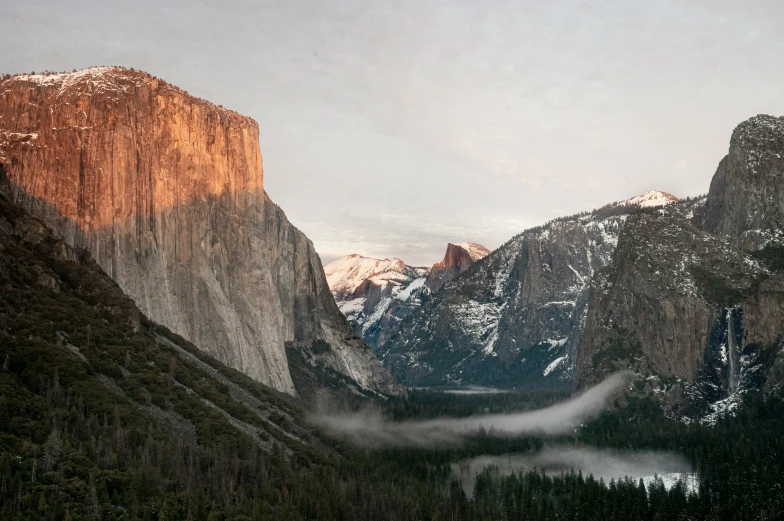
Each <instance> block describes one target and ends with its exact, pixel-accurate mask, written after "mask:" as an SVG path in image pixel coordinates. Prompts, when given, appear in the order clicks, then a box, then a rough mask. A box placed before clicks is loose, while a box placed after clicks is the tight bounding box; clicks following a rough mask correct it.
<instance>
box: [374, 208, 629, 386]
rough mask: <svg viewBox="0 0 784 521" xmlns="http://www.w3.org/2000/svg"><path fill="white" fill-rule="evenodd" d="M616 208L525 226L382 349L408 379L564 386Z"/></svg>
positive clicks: (617, 221) (620, 211) (612, 236)
mask: <svg viewBox="0 0 784 521" xmlns="http://www.w3.org/2000/svg"><path fill="white" fill-rule="evenodd" d="M635 210H636V207H633V206H630V207H618V208H612V209H609V210H608V211H601V212H598V213H595V214H593V215H586V216H582V217H574V218H565V219H561V220H558V221H555V222H552V223H549V224H547V225H545V226H542V227H539V228H535V229H532V230H528V231H526V232H523V233H522V234H520V235H518V236H517V237H514V238H513V239H511V240H510V241H509V242H507V243H506V244H504V245H503V246H501V247H500V248H498V249H497V250H495V251H494V252H493V253H491V254H490V255H488V256H487V257H486V258H484V259H482V260H480V261H479V262H477V263H476V264H475V265H473V266H472V267H471V268H470V269H469V270H468V271H466V272H464V273H462V274H460V275H459V276H457V277H456V278H455V279H454V280H453V281H452V282H450V283H448V284H446V285H445V286H444V287H443V288H442V289H441V290H440V291H439V292H437V293H435V294H434V295H433V296H432V297H431V298H430V299H428V300H427V301H426V302H425V303H424V304H423V305H422V307H421V308H418V309H416V310H414V312H413V313H412V314H411V315H410V316H409V317H408V318H406V319H405V320H404V321H403V322H402V323H401V324H400V326H399V327H398V329H397V331H396V333H395V335H394V336H393V337H392V338H391V339H390V340H389V342H387V343H386V344H385V345H384V346H383V347H382V348H381V349H380V350H379V357H380V358H381V359H382V360H383V362H384V365H385V367H387V368H389V369H390V371H392V373H393V374H394V375H395V376H396V377H398V378H400V379H401V380H402V381H405V382H406V383H410V384H412V385H445V384H446V385H456V384H459V385H466V384H474V385H492V386H506V387H513V386H515V387H518V388H520V387H536V386H566V387H568V386H570V385H571V375H572V372H573V371H572V370H573V366H574V362H573V356H572V354H571V353H572V351H573V346H574V345H576V344H575V342H576V340H577V339H578V338H579V334H580V328H581V319H582V317H583V314H584V310H585V303H586V295H587V288H588V285H589V281H590V279H591V277H592V275H593V273H594V272H595V271H596V270H598V269H600V268H601V267H603V266H605V265H606V264H607V263H608V262H609V260H610V257H611V255H612V252H613V250H614V249H615V244H616V240H617V236H618V231H619V230H620V227H621V225H622V224H623V221H624V219H625V218H626V215H624V214H625V213H628V212H632V211H635Z"/></svg>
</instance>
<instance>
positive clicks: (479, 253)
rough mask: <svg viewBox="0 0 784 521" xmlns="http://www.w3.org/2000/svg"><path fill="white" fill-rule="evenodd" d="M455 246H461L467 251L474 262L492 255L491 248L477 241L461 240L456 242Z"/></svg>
mask: <svg viewBox="0 0 784 521" xmlns="http://www.w3.org/2000/svg"><path fill="white" fill-rule="evenodd" d="M455 246H459V247H461V248H463V249H464V250H465V251H467V252H468V255H470V256H471V260H473V261H474V262H476V261H478V260H479V259H482V258H484V257H487V256H488V255H490V250H488V249H487V248H485V247H484V246H482V245H481V244H477V243H475V242H461V243H460V244H455Z"/></svg>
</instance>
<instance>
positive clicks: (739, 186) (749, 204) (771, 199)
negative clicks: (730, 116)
mask: <svg viewBox="0 0 784 521" xmlns="http://www.w3.org/2000/svg"><path fill="white" fill-rule="evenodd" d="M702 227H703V229H705V230H706V231H708V232H710V233H713V234H720V235H727V236H729V237H731V238H733V239H734V240H735V241H736V242H737V243H738V244H739V245H740V246H742V247H745V248H750V249H758V248H762V247H764V246H765V245H766V244H768V243H770V242H771V241H775V242H779V243H781V242H784V232H782V230H784V117H779V118H777V117H773V116H765V115H760V116H755V117H753V118H751V119H749V120H747V121H745V122H743V123H741V124H740V125H738V127H737V128H736V129H735V131H734V132H733V133H732V139H731V140H730V149H729V153H728V154H727V156H726V157H724V159H722V160H721V162H720V163H719V167H718V169H717V170H716V174H715V175H714V176H713V180H712V181H711V185H710V191H709V192H708V200H707V205H706V209H705V214H704V217H703V220H702Z"/></svg>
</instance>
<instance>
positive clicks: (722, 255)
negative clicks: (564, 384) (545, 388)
mask: <svg viewBox="0 0 784 521" xmlns="http://www.w3.org/2000/svg"><path fill="white" fill-rule="evenodd" d="M782 122H784V120H782V119H781V118H771V117H769V116H758V117H755V118H752V119H750V120H749V121H746V122H744V123H742V124H741V125H740V126H739V127H738V128H737V129H736V130H735V132H734V133H733V136H732V140H731V143H730V152H729V154H728V156H727V157H725V158H724V159H723V160H722V161H721V163H720V164H719V168H718V170H717V172H716V175H715V176H714V178H713V181H712V182H711V188H710V192H709V194H708V196H707V200H706V202H705V205H704V207H703V206H702V205H701V204H699V201H698V202H697V204H691V205H688V204H687V205H685V206H684V205H674V206H672V207H668V208H667V210H659V211H657V212H648V213H647V214H642V215H637V216H634V217H633V218H630V219H629V220H628V221H627V223H626V224H625V226H624V228H623V230H622V233H621V237H620V239H619V245H618V249H617V250H616V252H615V254H614V256H613V260H612V262H611V263H610V265H608V267H607V268H606V269H604V270H601V271H600V272H598V273H597V275H596V277H595V278H594V280H593V282H592V284H591V291H590V297H589V305H588V313H587V317H586V321H585V329H584V331H583V334H582V338H581V341H580V343H579V347H578V350H577V360H578V365H577V373H576V377H575V388H576V389H578V390H580V389H582V388H585V387H587V386H589V385H591V384H593V383H595V382H597V381H599V380H601V378H602V377H603V376H606V375H607V374H608V373H610V372H613V371H615V370H618V369H626V368H631V369H633V370H634V372H635V374H636V375H637V383H636V384H635V386H634V387H633V388H634V389H635V392H639V393H641V394H648V395H653V396H655V397H657V398H658V399H660V400H661V401H662V403H664V404H665V406H666V408H667V409H668V410H670V411H671V412H673V413H675V414H686V415H687V416H690V417H699V418H701V419H702V420H704V421H708V422H712V421H716V419H717V418H718V417H719V416H720V415H721V414H724V413H726V412H731V411H732V410H735V409H736V408H737V407H738V406H739V404H740V403H741V402H742V397H743V395H744V394H745V393H746V392H748V391H750V390H753V389H763V390H764V392H765V393H774V392H779V391H780V390H781V387H782V382H784V355H783V354H782V353H783V351H782V347H784V343H782V342H783V341H784V338H783V336H782V331H783V330H784V311H783V310H784V292H783V291H782V289H784V286H782V280H784V279H782V273H784V271H782V270H784V248H782V247H781V245H780V243H779V242H778V239H780V238H781V237H782V231H784V230H782V221H781V216H782V215H784V214H783V213H782V206H781V203H782V194H783V193H784V192H782V176H783V175H784V174H783V172H784V163H782V162H781V158H780V156H781V155H782V154H784V139H783V138H784V132H782V130H784V126H782ZM689 207H690V208H689ZM687 208H688V211H685V210H686V209H687ZM679 210H681V211H679Z"/></svg>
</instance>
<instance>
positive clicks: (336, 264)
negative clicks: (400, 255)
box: [324, 254, 427, 300]
mask: <svg viewBox="0 0 784 521" xmlns="http://www.w3.org/2000/svg"><path fill="white" fill-rule="evenodd" d="M324 273H325V274H326V276H327V284H328V285H329V289H330V290H331V291H332V293H333V294H334V295H344V296H350V295H351V294H353V293H354V291H356V289H357V288H359V287H360V286H361V285H362V284H363V283H364V282H365V281H367V280H372V281H374V282H375V283H377V284H384V285H386V284H392V285H394V286H398V287H399V286H400V285H401V284H402V283H404V282H407V281H409V280H410V279H411V278H412V277H416V276H418V275H420V274H423V275H426V274H427V270H426V269H425V268H412V267H410V266H407V265H406V263H404V262H403V261H402V260H400V259H376V258H374V257H364V256H362V255H357V254H352V255H346V256H345V257H341V258H339V259H336V260H334V261H332V262H330V263H329V264H327V265H326V266H324ZM398 289H399V288H398ZM341 300H342V299H341Z"/></svg>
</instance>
